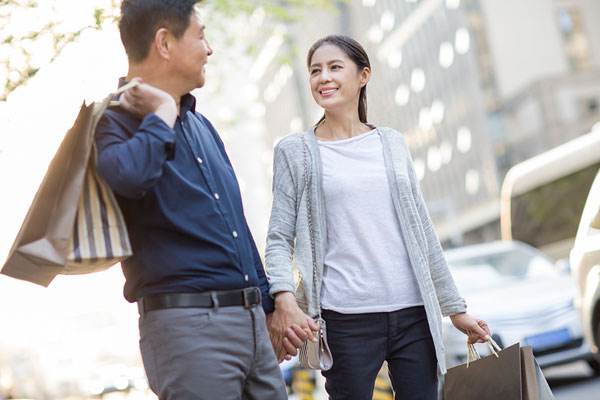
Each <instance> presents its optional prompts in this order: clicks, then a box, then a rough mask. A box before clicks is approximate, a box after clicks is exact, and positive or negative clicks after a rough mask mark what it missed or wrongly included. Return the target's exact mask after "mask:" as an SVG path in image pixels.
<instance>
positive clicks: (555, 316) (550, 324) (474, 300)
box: [444, 241, 592, 367]
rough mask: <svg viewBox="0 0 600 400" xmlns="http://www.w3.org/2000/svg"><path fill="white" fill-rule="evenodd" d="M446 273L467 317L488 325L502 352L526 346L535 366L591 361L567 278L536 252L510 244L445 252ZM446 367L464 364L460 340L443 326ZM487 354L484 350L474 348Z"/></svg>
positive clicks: (454, 331) (448, 325) (455, 332)
mask: <svg viewBox="0 0 600 400" xmlns="http://www.w3.org/2000/svg"><path fill="white" fill-rule="evenodd" d="M446 257H447V259H448V263H449V265H450V271H451V273H452V275H453V277H454V279H455V282H456V284H457V286H458V289H459V291H460V293H461V295H462V296H463V297H464V298H465V299H466V301H467V305H468V309H469V312H470V313H471V314H473V315H476V316H478V317H480V318H483V319H485V320H486V321H487V322H488V325H489V327H490V329H491V330H492V333H493V337H494V339H495V340H496V342H498V344H500V346H502V347H506V346H509V345H512V344H514V343H517V342H520V343H521V344H522V345H524V346H526V345H528V346H532V347H533V352H534V355H535V356H536V359H537V361H538V363H539V364H540V366H542V367H549V366H552V365H558V364H565V363H569V362H571V361H575V360H580V359H585V360H591V357H592V355H591V351H590V347H589V345H588V343H587V341H585V340H584V338H583V332H582V328H581V322H580V319H579V315H578V313H577V310H576V309H575V306H574V296H575V285H574V282H573V281H572V279H571V277H570V275H569V274H568V273H565V272H564V270H562V269H560V268H558V267H557V266H555V265H554V263H553V262H552V261H551V260H550V259H549V258H547V257H546V256H545V255H544V254H543V253H541V252H540V251H539V250H537V249H535V248H533V247H531V246H529V245H526V244H524V243H521V242H516V241H499V242H491V243H486V244H481V245H473V246H466V247H461V248H458V249H453V250H449V251H447V252H446ZM444 340H445V345H446V349H447V358H448V359H447V362H448V364H449V365H450V366H452V365H457V364H460V363H463V362H465V360H466V354H467V349H466V341H465V336H464V335H463V334H462V333H460V332H459V331H458V330H457V329H455V328H454V327H452V325H451V322H450V320H449V319H448V318H446V319H445V324H444ZM479 349H480V350H481V351H480V353H481V354H482V355H484V354H487V353H488V352H487V347H485V346H483V347H482V346H480V347H479Z"/></svg>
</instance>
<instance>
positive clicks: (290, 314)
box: [267, 292, 319, 362]
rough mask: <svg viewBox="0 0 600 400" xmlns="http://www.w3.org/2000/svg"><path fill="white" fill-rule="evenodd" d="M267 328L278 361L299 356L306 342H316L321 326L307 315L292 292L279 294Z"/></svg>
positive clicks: (268, 317) (269, 316)
mask: <svg viewBox="0 0 600 400" xmlns="http://www.w3.org/2000/svg"><path fill="white" fill-rule="evenodd" d="M267 326H268V328H269V335H270V336H271V343H272V344H273V349H274V350H275V356H276V357H277V361H279V362H281V361H283V360H284V359H285V360H289V359H291V358H292V356H295V355H296V354H298V348H300V347H301V346H302V344H303V343H304V341H305V340H313V341H314V340H316V338H315V333H316V332H318V330H319V326H318V325H317V323H316V322H315V321H313V319H312V318H310V317H309V316H308V315H306V314H305V313H304V312H303V311H302V310H301V309H300V307H298V304H297V303H296V298H295V297H294V295H293V294H292V293H290V292H280V293H277V295H276V298H275V311H274V312H273V313H272V314H269V315H268V316H267Z"/></svg>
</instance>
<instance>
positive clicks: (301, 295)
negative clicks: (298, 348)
mask: <svg viewBox="0 0 600 400" xmlns="http://www.w3.org/2000/svg"><path fill="white" fill-rule="evenodd" d="M377 131H378V133H379V135H380V136H381V139H382V143H383V149H384V154H383V155H384V162H385V167H386V171H387V175H388V182H390V186H391V190H390V191H391V193H392V196H393V203H394V208H395V211H396V213H397V216H398V220H399V221H400V228H401V231H402V232H401V233H402V237H403V239H404V244H405V246H406V249H407V253H408V256H409V260H410V264H411V266H412V268H413V271H414V274H415V277H416V280H417V283H418V285H419V290H420V293H421V296H422V298H423V303H424V306H425V310H426V312H427V320H428V322H429V328H430V330H431V336H432V337H433V342H434V344H435V349H436V356H437V359H438V365H439V369H440V372H441V373H445V372H446V365H445V349H444V344H443V342H442V316H448V315H452V314H456V313H460V312H465V311H466V304H465V301H464V300H463V299H462V298H461V297H460V295H459V293H458V290H457V289H456V286H455V284H454V281H453V279H452V276H451V275H450V272H449V270H448V265H447V263H446V259H445V258H444V253H443V251H442V247H441V245H440V242H439V239H438V237H437V234H436V233H435V231H434V228H433V225H432V223H431V219H430V217H429V214H428V212H427V209H426V207H425V202H424V200H423V195H422V193H421V189H420V187H419V182H418V179H417V177H416V174H415V171H414V167H413V162H412V158H411V156H410V152H409V149H408V147H407V145H406V142H405V141H404V138H403V136H402V134H400V133H399V132H397V131H395V130H394V129H391V128H377ZM305 144H306V147H305ZM305 156H306V157H307V160H308V163H307V165H308V170H309V173H310V175H309V176H310V178H309V181H308V182H309V183H310V184H311V190H310V191H308V190H307V187H306V185H305V178H304V175H305V167H304V164H305V163H304V157H305ZM273 174H274V176H273V208H272V211H271V219H270V223H269V231H268V235H267V248H266V252H265V261H266V270H267V277H268V279H269V283H270V293H271V295H274V294H275V293H278V292H282V291H289V292H293V293H294V292H295V294H296V299H297V301H298V304H299V305H300V307H301V308H302V309H303V310H304V311H305V312H307V313H308V314H310V315H313V316H314V315H316V314H317V310H318V307H319V305H318V304H314V303H315V302H314V301H313V290H318V291H319V293H320V290H321V282H322V276H323V269H324V267H323V260H324V255H325V249H326V247H327V243H326V239H327V234H326V232H327V229H326V226H325V221H326V218H325V213H326V204H325V202H324V197H323V187H322V176H321V159H320V153H319V148H318V143H317V139H316V137H315V134H314V130H313V129H311V130H309V131H307V132H304V133H300V134H292V135H289V136H287V137H285V138H284V139H282V140H281V141H280V142H279V143H278V144H277V146H276V147H275V155H274V163H273ZM357 190H360V188H357ZM308 193H311V210H310V212H311V214H312V220H313V229H314V238H315V256H316V260H317V263H316V264H317V287H316V288H314V287H313V286H314V285H313V272H312V270H313V262H312V253H311V243H310V237H309V228H308V217H307V216H308V206H307V195H308ZM398 245H402V244H401V243H399V244H398ZM293 261H294V262H295V265H296V266H297V268H298V271H299V273H300V284H299V285H298V287H296V284H295V281H294V273H293V271H292V263H293ZM365 279H368V277H365Z"/></svg>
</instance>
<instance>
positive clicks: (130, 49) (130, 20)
mask: <svg viewBox="0 0 600 400" xmlns="http://www.w3.org/2000/svg"><path fill="white" fill-rule="evenodd" d="M200 1H201V0H123V2H122V3H121V20H120V21H119V32H120V33H121V41H122V42H123V46H124V47H125V52H126V53H127V57H128V58H129V60H130V61H133V62H140V61H143V60H144V59H145V58H146V57H147V56H148V53H149V51H150V45H151V44H152V41H153V40H154V35H155V34H156V31H158V30H159V29H161V28H166V29H168V30H169V31H170V32H171V33H172V34H173V35H174V36H175V37H176V38H178V39H179V38H180V37H181V36H182V35H183V33H184V32H185V30H186V29H187V28H188V26H189V25H190V18H191V16H192V14H193V13H194V6H195V5H196V3H198V2H200Z"/></svg>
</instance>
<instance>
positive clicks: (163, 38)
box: [153, 28, 171, 60]
mask: <svg viewBox="0 0 600 400" xmlns="http://www.w3.org/2000/svg"><path fill="white" fill-rule="evenodd" d="M170 45H171V33H170V32H169V30H168V29H166V28H160V29H159V30H157V31H156V33H155V34H154V43H153V46H154V49H155V50H156V53H157V54H158V56H159V57H160V58H163V59H165V60H169V59H170V58H171V54H170V52H169V49H170Z"/></svg>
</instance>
